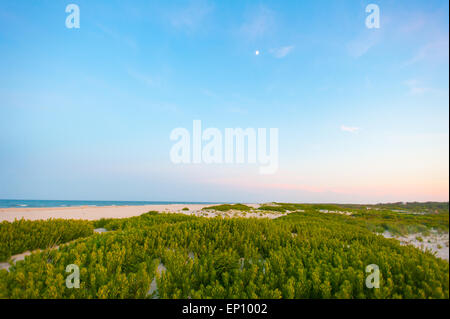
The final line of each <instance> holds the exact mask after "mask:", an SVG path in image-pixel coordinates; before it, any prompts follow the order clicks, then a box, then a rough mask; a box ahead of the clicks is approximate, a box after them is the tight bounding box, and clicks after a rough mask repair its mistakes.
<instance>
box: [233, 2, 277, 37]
mask: <svg viewBox="0 0 450 319" xmlns="http://www.w3.org/2000/svg"><path fill="white" fill-rule="evenodd" d="M274 25H275V17H274V13H273V11H272V10H270V9H269V8H267V7H265V6H262V5H260V6H258V7H257V8H256V9H253V10H252V11H251V13H250V14H249V15H248V18H247V20H246V21H245V22H244V23H243V24H242V25H241V28H240V32H241V34H243V35H244V36H245V37H247V38H252V39H254V38H260V37H263V36H264V35H266V34H267V33H268V32H269V31H270V30H272V29H273V27H274Z"/></svg>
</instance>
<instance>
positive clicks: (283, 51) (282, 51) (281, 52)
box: [269, 45, 294, 59]
mask: <svg viewBox="0 0 450 319" xmlns="http://www.w3.org/2000/svg"><path fill="white" fill-rule="evenodd" d="M293 49H294V46H293V45H289V46H285V47H280V48H275V49H271V50H270V51H269V52H270V53H271V54H272V55H273V56H274V57H276V58H277V59H281V58H284V57H285V56H286V55H288V54H289V53H291V52H292V50H293Z"/></svg>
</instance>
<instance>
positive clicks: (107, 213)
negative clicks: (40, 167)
mask: <svg viewBox="0 0 450 319" xmlns="http://www.w3.org/2000/svg"><path fill="white" fill-rule="evenodd" d="M207 206H211V205H206V204H167V205H143V206H79V207H38V208H25V207H24V208H0V222H1V221H4V220H7V221H14V219H22V218H23V219H27V220H39V219H50V218H63V219H85V220H96V219H100V218H126V217H133V216H139V215H142V214H144V213H147V212H149V211H152V210H153V211H158V212H178V211H181V210H182V209H183V208H184V207H187V208H189V211H197V210H201V209H202V208H203V207H207Z"/></svg>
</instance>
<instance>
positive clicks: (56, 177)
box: [0, 0, 449, 202]
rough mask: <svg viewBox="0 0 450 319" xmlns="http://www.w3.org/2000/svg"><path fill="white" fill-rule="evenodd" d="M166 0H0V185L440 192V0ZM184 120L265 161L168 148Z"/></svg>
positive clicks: (405, 195)
mask: <svg viewBox="0 0 450 319" xmlns="http://www.w3.org/2000/svg"><path fill="white" fill-rule="evenodd" d="M168 2H169V1H111V0H109V1H99V0H95V1H72V2H70V1H59V0H58V1H5V0H1V1H0V198H16V199H92V200H176V201H245V202H251V201H296V202H382V201H383V202H384V201H403V200H448V185H449V171H448V165H449V149H448V144H449V123H448V117H449V114H448V110H449V109H448V103H449V91H448V88H449V82H448V79H449V74H448V69H449V65H448V46H449V43H448V36H449V34H448V32H449V16H448V12H449V8H448V1H405V0H401V1H398V0H396V1H353V0H350V1H332V0H327V1H325V0H321V1H260V2H258V1H220V2H219V1H206V0H204V1H202V0H198V1H197V0H193V1H170V3H168ZM69 3H75V4H77V5H78V6H79V8H80V29H67V28H66V27H65V20H66V17H67V15H68V14H67V13H65V7H66V5H67V4H69ZM370 3H375V4H377V5H379V7H380V13H381V16H380V18H381V26H380V28H379V29H368V28H366V26H365V19H366V16H367V15H368V14H367V13H366V12H365V8H366V6H367V5H368V4H370ZM256 50H258V51H259V52H260V54H259V55H256V54H255V51H256ZM196 119H199V120H201V121H202V124H203V126H204V127H216V128H218V129H220V130H223V129H225V128H234V127H243V128H246V127H252V128H270V127H275V128H279V145H280V146H279V162H280V163H279V170H278V172H277V173H276V174H273V175H260V174H258V167H257V166H254V165H219V164H215V165H211V164H209V165H207V164H197V165H189V164H186V165H175V164H173V163H172V162H171V161H170V158H169V152H170V148H171V147H172V145H173V142H172V141H170V139H169V135H170V132H171V131H172V130H173V129H174V128H176V127H185V128H187V129H190V130H191V129H192V121H193V120H196ZM346 128H347V129H346Z"/></svg>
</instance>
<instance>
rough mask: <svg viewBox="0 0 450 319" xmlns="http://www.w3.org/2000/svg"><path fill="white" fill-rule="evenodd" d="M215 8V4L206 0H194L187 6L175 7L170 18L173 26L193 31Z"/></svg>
mask: <svg viewBox="0 0 450 319" xmlns="http://www.w3.org/2000/svg"><path fill="white" fill-rule="evenodd" d="M213 10H214V6H213V5H212V4H211V3H209V2H208V1H206V0H192V1H190V2H189V4H188V5H187V6H185V7H182V8H177V9H174V10H173V11H172V12H171V13H170V14H169V15H168V18H169V21H170V24H171V25H172V26H173V27H175V28H180V29H181V28H183V29H185V30H188V31H193V30H194V29H197V28H198V27H199V25H200V24H201V23H202V22H203V21H204V20H205V18H206V17H207V16H208V15H209V14H210V13H211V12H212V11H213Z"/></svg>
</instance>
